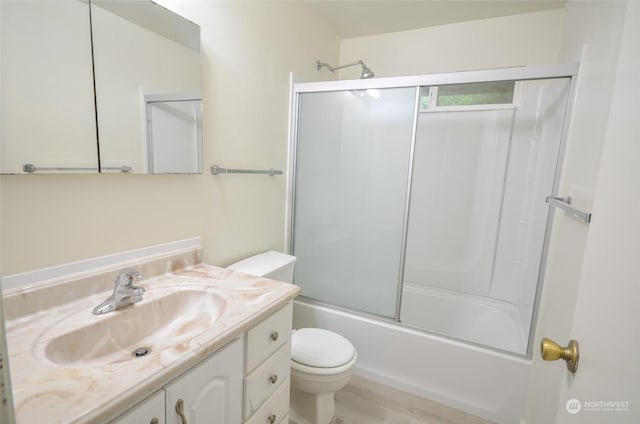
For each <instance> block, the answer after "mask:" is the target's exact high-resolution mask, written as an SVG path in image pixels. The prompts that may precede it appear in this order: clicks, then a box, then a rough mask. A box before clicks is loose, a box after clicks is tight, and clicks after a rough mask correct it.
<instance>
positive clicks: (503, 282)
mask: <svg viewBox="0 0 640 424" xmlns="http://www.w3.org/2000/svg"><path fill="white" fill-rule="evenodd" d="M519 84H521V88H522V93H521V94H522V96H521V99H520V101H519V103H520V104H519V106H518V108H517V109H504V110H475V111H470V110H452V111H444V112H440V113H423V114H419V117H418V119H419V121H418V128H417V135H416V144H415V155H414V164H413V176H412V186H411V203H410V210H409V228H408V234H407V248H406V258H405V272H404V282H403V292H402V309H401V314H400V315H401V321H402V322H403V323H404V324H407V325H410V326H414V327H418V328H422V329H426V330H429V331H433V332H435V333H439V334H444V335H447V336H450V337H454V338H458V339H463V340H467V341H471V342H474V343H479V344H483V345H488V346H492V347H495V348H498V349H502V350H507V351H511V352H515V353H519V354H525V353H526V352H527V344H528V340H529V331H530V326H531V317H532V313H533V303H534V299H535V292H536V288H537V282H538V273H539V270H540V264H541V257H542V251H543V247H544V235H545V227H546V222H547V216H548V210H549V208H548V205H547V204H546V203H545V197H546V196H549V195H551V193H552V190H553V182H554V175H555V167H556V163H557V160H558V154H559V149H560V141H561V136H562V128H563V123H564V115H565V109H566V104H567V96H568V92H569V85H570V80H569V79H554V80H539V81H525V82H520V83H519ZM468 87H469V85H465V86H461V87H458V88H455V87H450V88H448V89H447V90H446V91H445V93H464V92H468V90H467V88H468ZM443 88H444V87H440V88H439V94H442V92H443V91H442V89H443Z"/></svg>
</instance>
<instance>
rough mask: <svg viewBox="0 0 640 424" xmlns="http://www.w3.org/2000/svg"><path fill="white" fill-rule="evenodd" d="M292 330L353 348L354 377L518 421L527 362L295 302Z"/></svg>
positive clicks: (503, 420) (498, 419)
mask: <svg viewBox="0 0 640 424" xmlns="http://www.w3.org/2000/svg"><path fill="white" fill-rule="evenodd" d="M293 324H294V328H304V327H320V328H325V329H328V330H331V331H335V332H337V333H339V334H342V335H343V336H345V337H347V338H348V339H349V340H351V342H352V343H353V344H354V346H355V347H356V349H357V350H358V363H357V365H356V368H355V374H357V375H360V376H362V377H365V378H369V379H371V380H374V381H377V382H380V383H382V384H386V385H388V386H391V387H394V388H396V389H399V390H403V391H405V392H408V393H411V394H414V395H416V396H421V397H423V398H427V399H430V400H433V401H436V402H440V403H443V404H445V405H448V406H451V407H453V408H457V409H460V410H462V411H465V412H468V413H470V414H474V415H477V416H479V417H482V418H485V419H488V420H491V421H495V422H497V423H505V424H507V423H508V424H514V423H520V419H521V417H522V416H523V415H524V407H525V402H526V394H527V384H528V379H529V367H530V365H531V363H530V361H529V360H527V359H525V358H523V357H517V356H514V355H509V354H504V353H500V352H498V351H492V350H490V349H486V348H481V347H477V346H474V345H470V344H467V343H462V342H458V341H455V340H451V339H448V338H446V337H440V336H436V335H432V334H428V333H424V332H421V331H417V330H413V329H411V328H407V327H404V326H401V325H399V324H397V323H395V322H392V321H386V320H382V319H377V318H374V317H369V316H364V315H358V314H355V313H350V312H345V311H342V310H338V309H334V308H330V307H327V306H324V305H318V304H315V303H310V302H308V301H307V300H305V299H302V300H296V301H295V302H294V310H293Z"/></svg>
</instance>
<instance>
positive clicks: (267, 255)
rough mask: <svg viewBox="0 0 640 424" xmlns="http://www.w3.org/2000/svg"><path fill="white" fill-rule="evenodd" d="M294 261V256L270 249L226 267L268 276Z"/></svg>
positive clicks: (258, 275)
mask: <svg viewBox="0 0 640 424" xmlns="http://www.w3.org/2000/svg"><path fill="white" fill-rule="evenodd" d="M295 261H296V257H295V256H291V255H287V254H285V253H281V252H276V251H275V250H270V251H268V252H264V253H260V254H258V255H255V256H251V257H249V258H246V259H243V260H241V261H239V262H236V263H234V264H231V265H229V266H228V267H227V268H228V269H230V270H232V271H239V272H244V273H245V274H250V275H255V276H257V277H268V276H269V275H271V274H273V273H275V272H277V271H280V270H281V269H282V268H285V267H287V266H291V265H293V264H294V263H295Z"/></svg>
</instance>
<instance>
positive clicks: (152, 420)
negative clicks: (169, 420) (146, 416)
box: [149, 417, 159, 424]
mask: <svg viewBox="0 0 640 424" xmlns="http://www.w3.org/2000/svg"><path fill="white" fill-rule="evenodd" d="M158 423H159V421H158V419H157V418H155V417H154V418H151V422H150V423H149V424H158Z"/></svg>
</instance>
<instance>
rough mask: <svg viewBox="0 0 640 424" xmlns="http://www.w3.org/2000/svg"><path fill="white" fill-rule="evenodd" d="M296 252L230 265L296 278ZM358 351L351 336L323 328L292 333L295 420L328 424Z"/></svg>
mask: <svg viewBox="0 0 640 424" xmlns="http://www.w3.org/2000/svg"><path fill="white" fill-rule="evenodd" d="M295 262H296V258H295V257H294V256H290V255H286V254H284V253H280V252H274V251H270V252H264V253H261V254H259V255H256V256H252V257H249V258H247V259H244V260H242V261H240V262H236V263H234V264H232V265H230V266H229V267H228V268H229V269H231V270H234V271H240V272H244V273H246V274H251V275H255V276H257V277H267V278H272V279H274V280H280V281H284V282H285V283H292V282H293V268H294V264H295ZM357 357H358V355H357V352H356V349H355V348H354V347H353V345H352V344H351V342H349V340H347V339H345V338H344V337H342V336H341V335H339V334H336V333H333V332H331V331H328V330H323V329H321V328H301V329H299V330H294V332H293V334H292V335H291V411H290V414H291V417H290V422H291V423H292V424H329V423H330V422H331V421H332V420H333V417H334V415H335V411H336V406H335V399H334V395H333V394H334V393H335V392H337V391H338V390H340V389H342V388H343V387H344V386H345V385H346V384H347V383H348V382H349V379H350V378H351V374H352V372H353V367H354V365H355V363H356V360H357Z"/></svg>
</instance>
